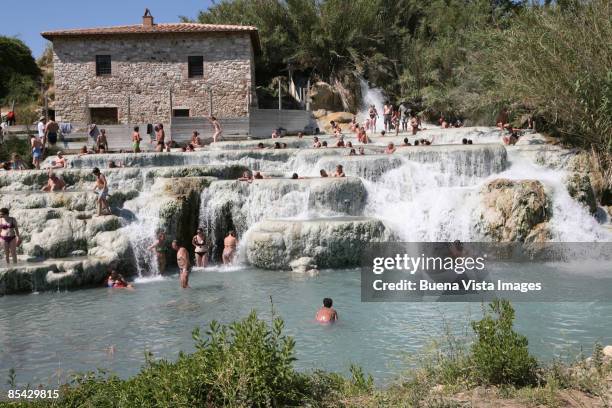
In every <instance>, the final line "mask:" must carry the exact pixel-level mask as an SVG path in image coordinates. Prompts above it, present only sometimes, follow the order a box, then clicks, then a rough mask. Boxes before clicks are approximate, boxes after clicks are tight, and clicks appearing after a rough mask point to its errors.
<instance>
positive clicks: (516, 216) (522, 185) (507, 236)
mask: <svg viewBox="0 0 612 408" xmlns="http://www.w3.org/2000/svg"><path fill="white" fill-rule="evenodd" d="M481 194H482V205H483V209H482V214H481V220H480V227H481V229H482V230H483V232H484V234H485V235H486V236H488V237H490V238H492V239H493V240H495V241H498V242H511V241H518V242H523V241H525V240H526V239H527V237H529V238H530V240H534V239H542V238H543V237H545V234H544V232H543V228H544V227H543V226H540V230H539V231H538V230H537V229H535V227H536V226H537V225H538V224H541V223H544V222H546V221H548V219H549V218H550V216H551V214H550V203H549V200H548V198H547V196H546V192H545V191H544V186H543V185H542V183H540V182H539V181H535V180H518V181H514V180H508V179H496V180H493V181H491V182H489V183H488V184H487V185H486V186H484V188H483V189H482V191H481ZM530 234H531V235H530Z"/></svg>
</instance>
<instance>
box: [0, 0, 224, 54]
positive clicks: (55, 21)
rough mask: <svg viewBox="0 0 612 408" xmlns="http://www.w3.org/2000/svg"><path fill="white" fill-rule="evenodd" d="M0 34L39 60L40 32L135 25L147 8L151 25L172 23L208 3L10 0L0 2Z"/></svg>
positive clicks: (193, 0)
mask: <svg viewBox="0 0 612 408" xmlns="http://www.w3.org/2000/svg"><path fill="white" fill-rule="evenodd" d="M1 3H2V10H1V11H0V34H1V35H6V36H10V37H17V38H19V39H20V40H22V41H23V42H25V43H26V44H27V45H28V46H29V47H30V48H31V49H32V53H33V54H34V57H36V58H37V57H39V56H40V54H41V53H42V52H43V50H44V49H45V45H46V43H47V41H46V40H45V39H44V38H42V37H41V36H40V33H41V32H42V31H48V30H58V29H63V28H87V27H100V26H112V25H124V24H139V23H140V22H141V21H142V20H141V17H142V15H143V12H144V9H145V8H147V7H148V8H149V9H150V10H151V13H152V14H153V17H155V22H159V23H175V22H178V21H179V16H186V17H190V18H195V17H196V16H197V14H198V11H199V10H203V9H206V8H208V7H209V6H210V5H211V3H212V1H211V0H99V1H93V0H10V1H6V2H5V1H2V2H1Z"/></svg>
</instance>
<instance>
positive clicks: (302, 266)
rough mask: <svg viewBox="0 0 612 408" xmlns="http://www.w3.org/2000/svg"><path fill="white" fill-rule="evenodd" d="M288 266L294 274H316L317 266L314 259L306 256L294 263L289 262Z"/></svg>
mask: <svg viewBox="0 0 612 408" xmlns="http://www.w3.org/2000/svg"><path fill="white" fill-rule="evenodd" d="M289 266H290V267H291V270H292V271H293V272H294V273H301V274H307V275H311V276H312V275H313V274H316V272H315V271H317V265H316V264H315V262H314V259H313V258H311V257H308V256H303V257H301V258H298V259H296V260H294V261H291V262H289Z"/></svg>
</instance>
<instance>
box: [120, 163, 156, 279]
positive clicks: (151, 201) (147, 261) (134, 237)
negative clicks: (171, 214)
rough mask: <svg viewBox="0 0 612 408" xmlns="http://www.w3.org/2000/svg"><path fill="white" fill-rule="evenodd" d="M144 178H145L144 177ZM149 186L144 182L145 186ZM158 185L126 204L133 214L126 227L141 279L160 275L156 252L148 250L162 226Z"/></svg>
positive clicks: (125, 206)
mask: <svg viewBox="0 0 612 408" xmlns="http://www.w3.org/2000/svg"><path fill="white" fill-rule="evenodd" d="M143 177H145V176H144V175H143ZM146 185H148V183H147V182H146V180H143V186H146ZM156 188H158V183H156V184H154V185H153V186H151V188H150V189H148V190H145V191H143V192H141V193H140V194H139V195H138V197H136V198H135V199H133V200H129V201H126V202H125V203H124V210H125V211H129V212H131V214H132V216H133V220H132V221H131V222H130V223H129V224H128V225H127V226H125V227H123V231H124V232H125V234H126V236H127V237H128V240H129V242H130V246H131V248H132V252H133V253H134V259H135V264H136V270H137V273H138V277H139V278H145V277H157V276H159V274H160V271H159V267H158V264H157V256H156V254H155V252H153V251H151V250H149V249H148V247H149V246H150V245H151V244H152V243H153V240H154V239H155V236H156V233H157V230H158V228H159V224H160V218H159V210H160V207H161V202H160V201H159V200H156V199H155V197H156V193H155V191H156Z"/></svg>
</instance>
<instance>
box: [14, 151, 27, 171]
mask: <svg viewBox="0 0 612 408" xmlns="http://www.w3.org/2000/svg"><path fill="white" fill-rule="evenodd" d="M10 165H11V167H10V168H11V170H27V169H28V166H27V165H26V162H25V161H23V159H22V158H21V156H19V155H18V154H17V153H13V154H11V161H10Z"/></svg>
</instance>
